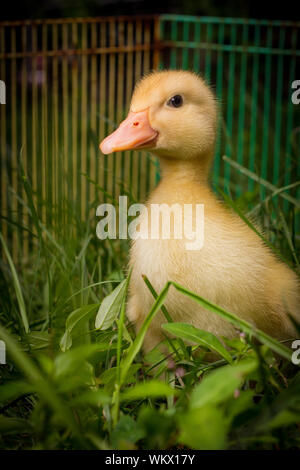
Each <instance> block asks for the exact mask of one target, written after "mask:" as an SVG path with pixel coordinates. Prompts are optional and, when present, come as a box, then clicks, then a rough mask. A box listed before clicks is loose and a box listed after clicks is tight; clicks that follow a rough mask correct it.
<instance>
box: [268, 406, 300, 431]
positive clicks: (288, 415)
mask: <svg viewBox="0 0 300 470" xmlns="http://www.w3.org/2000/svg"><path fill="white" fill-rule="evenodd" d="M299 423H300V409H299V410H297V411H292V410H282V411H281V412H280V413H278V414H277V415H276V416H274V418H273V419H271V420H270V421H269V422H267V423H266V424H265V426H262V428H263V429H268V430H271V429H276V428H283V427H284V426H289V425H290V424H299Z"/></svg>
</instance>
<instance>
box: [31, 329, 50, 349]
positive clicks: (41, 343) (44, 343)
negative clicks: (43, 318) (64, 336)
mask: <svg viewBox="0 0 300 470" xmlns="http://www.w3.org/2000/svg"><path fill="white" fill-rule="evenodd" d="M50 339H51V336H50V335H49V333H48V332H47V331H31V332H30V333H28V335H26V336H25V340H26V341H27V342H28V343H29V345H30V348H31V349H44V348H47V347H48V346H49V344H50Z"/></svg>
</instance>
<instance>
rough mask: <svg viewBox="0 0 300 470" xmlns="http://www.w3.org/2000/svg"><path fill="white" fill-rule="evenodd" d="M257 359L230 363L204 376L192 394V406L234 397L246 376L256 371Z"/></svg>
mask: <svg viewBox="0 0 300 470" xmlns="http://www.w3.org/2000/svg"><path fill="white" fill-rule="evenodd" d="M256 368H257V361H255V360H248V359H247V360H244V361H241V362H240V363H239V364H236V365H228V366H223V367H220V368H219V369H216V370H214V371H213V372H210V373H209V374H208V375H206V376H204V378H203V379H202V382H201V383H200V384H199V385H197V386H196V387H195V388H194V390H193V392H192V395H191V400H190V407H191V408H193V409H194V408H200V407H202V406H205V405H211V404H218V403H222V402H224V401H226V400H228V399H229V398H230V397H233V394H234V391H235V390H236V389H238V388H239V387H240V386H241V384H242V383H243V380H244V379H245V377H247V376H248V375H249V374H251V373H252V372H253V371H255V370H256Z"/></svg>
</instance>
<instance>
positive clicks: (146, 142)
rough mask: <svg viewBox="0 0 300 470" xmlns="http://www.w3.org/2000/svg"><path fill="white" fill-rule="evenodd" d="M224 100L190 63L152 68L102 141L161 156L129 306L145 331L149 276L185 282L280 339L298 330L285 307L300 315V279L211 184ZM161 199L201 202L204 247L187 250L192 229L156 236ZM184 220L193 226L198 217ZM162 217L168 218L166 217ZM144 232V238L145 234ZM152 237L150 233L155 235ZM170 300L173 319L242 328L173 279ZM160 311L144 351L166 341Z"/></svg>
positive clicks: (225, 331) (219, 328) (227, 330)
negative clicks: (155, 213)
mask: <svg viewBox="0 0 300 470" xmlns="http://www.w3.org/2000/svg"><path fill="white" fill-rule="evenodd" d="M216 118H217V105H216V100H215V97H214V95H213V93H212V91H211V90H210V89H209V87H208V86H207V85H206V84H205V82H204V81H203V80H202V79H201V78H200V77H199V76H197V75H196V74H194V73H191V72H186V71H162V72H153V73H151V74H150V75H148V76H146V77H144V78H143V79H142V80H141V81H140V82H139V83H138V84H137V86H136V88H135V90H134V93H133V97H132V101H131V106H130V112H129V115H128V117H127V118H126V119H125V121H123V122H122V123H121V125H120V126H119V128H118V129H117V130H116V131H115V132H114V133H113V134H111V135H110V136H108V137H107V138H106V139H104V141H103V142H102V143H101V146H100V148H101V150H102V152H103V153H104V154H109V153H111V152H114V151H119V150H127V149H140V148H147V149H149V150H150V151H151V152H152V153H153V154H155V155H157V156H158V157H160V163H161V169H162V178H161V181H160V182H159V184H158V186H157V187H156V188H155V189H154V191H153V192H152V193H151V195H150V197H149V199H148V202H147V205H146V208H145V210H144V211H143V212H142V214H141V216H140V233H141V234H142V235H144V236H141V237H140V238H136V239H135V240H134V241H133V243H132V247H131V256H130V266H131V267H132V278H131V284H130V292H129V300H128V307H127V314H128V317H129V319H130V320H132V321H133V322H134V323H135V324H136V327H137V329H139V327H140V326H141V324H142V323H143V321H144V319H145V316H146V315H147V313H148V312H149V310H150V308H151V306H152V305H153V301H154V299H153V296H152V295H151V293H150V292H149V290H148V288H147V286H146V285H145V283H144V281H143V279H142V275H143V274H144V275H146V276H147V277H148V278H149V280H150V282H151V283H152V285H153V287H154V288H155V290H156V291H157V292H160V291H161V289H162V288H163V287H164V285H165V283H166V282H167V281H170V280H171V281H175V282H177V283H179V284H181V285H183V286H185V287H186V288H187V289H190V290H191V291H193V292H196V293H198V294H199V295H201V296H202V297H204V298H205V299H207V300H209V301H211V302H213V303H214V304H217V305H219V306H221V307H223V308H224V309H226V310H228V311H230V312H233V313H235V314H236V315H238V316H239V317H241V318H243V319H245V320H247V321H249V322H251V323H252V324H254V325H256V326H257V327H258V328H260V329H262V330H264V331H265V332H267V333H269V334H271V335H272V336H274V337H276V338H278V339H281V340H282V339H288V338H292V337H293V336H294V335H295V331H294V329H293V326H292V324H291V322H290V320H289V318H288V315H287V313H288V312H289V313H291V314H293V315H294V316H295V317H296V318H297V319H299V317H300V310H299V306H300V296H299V281H298V278H297V276H296V275H295V274H294V273H293V271H291V270H290V269H289V268H288V267H287V266H286V265H284V264H283V263H281V262H280V261H279V260H278V259H277V258H276V257H275V256H274V255H273V254H272V253H271V251H270V250H269V248H268V247H267V246H265V245H264V244H263V242H262V240H261V239H260V238H259V237H258V236H257V235H256V234H255V233H254V232H253V231H252V230H251V229H250V228H249V227H248V226H247V225H246V224H245V223H244V222H243V221H242V220H241V219H240V218H239V217H238V216H237V215H236V214H235V213H233V212H231V211H229V210H228V209H227V208H226V207H225V206H223V204H222V203H221V202H220V201H219V200H218V199H217V198H216V196H215V195H214V194H213V192H212V191H211V189H210V187H209V185H208V173H209V169H210V166H211V162H212V158H213V154H214V144H215V138H216ZM155 204H167V205H168V206H172V205H173V204H179V205H180V206H181V207H183V205H184V204H192V205H194V206H195V205H196V204H203V205H204V224H203V235H204V243H203V246H202V247H201V248H199V249H197V250H195V249H187V241H188V240H187V237H186V236H183V237H181V239H179V238H177V237H176V236H175V230H176V228H177V227H176V222H175V220H176V219H175V218H173V219H172V224H171V225H172V226H171V229H172V233H171V236H170V237H169V238H170V239H164V236H163V235H162V233H163V232H162V228H161V225H159V237H158V239H153V238H152V239H151V237H150V232H151V227H152V228H153V224H154V222H153V220H152V219H151V222H149V212H150V209H151V207H153V205H155ZM184 220H185V221H187V223H189V224H190V225H191V227H188V228H190V229H195V223H196V222H195V215H194V214H193V217H192V218H190V219H188V218H187V217H184ZM159 223H160V222H159ZM145 235H146V236H145ZM147 235H148V236H147ZM165 305H166V307H167V309H168V311H169V312H170V314H171V316H172V318H173V320H174V321H183V322H188V323H191V324H193V325H194V326H196V327H198V328H201V329H204V330H207V331H210V332H212V333H214V334H216V335H224V336H227V337H232V336H233V335H235V334H236V331H235V329H234V327H233V326H232V325H231V324H229V323H227V322H226V321H225V320H223V319H221V318H220V317H219V316H218V315H216V314H214V313H212V312H210V311H207V310H205V309H204V308H202V307H201V306H199V305H198V304H196V303H195V302H194V301H193V300H191V299H189V298H187V297H186V296H184V295H182V294H180V293H179V292H177V291H176V290H175V289H174V288H173V287H171V289H170V291H169V294H168V296H167V299H166V302H165ZM165 321H166V320H165V318H164V316H163V315H162V314H161V313H159V314H158V315H157V316H156V317H155V318H154V320H153V321H152V323H151V326H150V328H149V330H148V333H147V336H146V339H145V342H144V349H145V350H146V351H148V350H150V349H152V348H153V347H154V346H155V345H156V344H157V343H158V342H159V341H161V340H162V331H161V327H160V325H161V324H162V323H165Z"/></svg>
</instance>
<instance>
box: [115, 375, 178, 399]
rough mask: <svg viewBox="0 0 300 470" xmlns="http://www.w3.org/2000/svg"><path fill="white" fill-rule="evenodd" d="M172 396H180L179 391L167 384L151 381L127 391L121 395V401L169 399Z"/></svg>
mask: <svg viewBox="0 0 300 470" xmlns="http://www.w3.org/2000/svg"><path fill="white" fill-rule="evenodd" d="M170 395H178V392H177V390H175V389H174V388H172V387H170V385H168V384H166V383H165V382H160V381H159V380H150V381H148V382H144V383H139V384H137V385H135V386H134V387H131V388H128V389H127V390H125V392H123V393H121V395H120V401H131V400H141V399H142V400H143V399H145V398H156V397H168V396H170Z"/></svg>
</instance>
